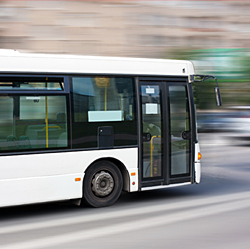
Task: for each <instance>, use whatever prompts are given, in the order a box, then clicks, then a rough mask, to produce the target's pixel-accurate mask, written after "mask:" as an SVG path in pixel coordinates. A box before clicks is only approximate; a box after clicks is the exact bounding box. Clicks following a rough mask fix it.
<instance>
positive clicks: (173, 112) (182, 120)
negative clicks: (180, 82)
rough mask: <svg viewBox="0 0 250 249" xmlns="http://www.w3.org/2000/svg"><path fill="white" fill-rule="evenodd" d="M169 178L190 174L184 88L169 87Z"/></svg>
mask: <svg viewBox="0 0 250 249" xmlns="http://www.w3.org/2000/svg"><path fill="white" fill-rule="evenodd" d="M169 103H170V145H171V146H170V147H171V167H170V171H171V176H176V175H185V174H189V173H190V165H189V164H190V162H189V158H190V139H191V132H190V113H189V105H188V96H187V89H186V86H169Z"/></svg>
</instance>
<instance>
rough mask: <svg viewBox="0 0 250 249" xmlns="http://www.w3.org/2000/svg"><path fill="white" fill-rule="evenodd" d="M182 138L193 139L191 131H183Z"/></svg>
mask: <svg viewBox="0 0 250 249" xmlns="http://www.w3.org/2000/svg"><path fill="white" fill-rule="evenodd" d="M181 137H182V139H191V132H190V131H183V132H182V134H181Z"/></svg>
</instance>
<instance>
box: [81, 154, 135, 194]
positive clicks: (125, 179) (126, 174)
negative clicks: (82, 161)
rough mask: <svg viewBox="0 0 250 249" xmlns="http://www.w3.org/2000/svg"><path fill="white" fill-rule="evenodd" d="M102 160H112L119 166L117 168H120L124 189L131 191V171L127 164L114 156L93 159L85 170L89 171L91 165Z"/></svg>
mask: <svg viewBox="0 0 250 249" xmlns="http://www.w3.org/2000/svg"><path fill="white" fill-rule="evenodd" d="M101 161H110V162H112V163H113V164H115V165H116V166H117V168H118V169H119V170H120V172H121V174H122V178H123V187H122V190H124V191H127V192H128V191H129V189H130V178H129V172H128V170H127V169H126V167H125V165H124V164H123V163H122V162H121V161H120V160H118V159H116V158H113V157H103V158H98V159H97V160H95V161H93V162H92V163H91V164H90V165H89V166H88V167H87V168H86V170H85V171H84V173H86V172H87V171H88V169H90V168H91V166H92V165H93V164H95V163H97V162H101ZM84 180H85V178H84V179H83V181H84Z"/></svg>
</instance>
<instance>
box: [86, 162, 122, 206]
mask: <svg viewBox="0 0 250 249" xmlns="http://www.w3.org/2000/svg"><path fill="white" fill-rule="evenodd" d="M122 185H123V180H122V174H121V172H120V170H119V169H118V167H117V166H116V165H115V164H114V163H112V162H110V161H100V162H96V163H94V164H93V165H92V166H91V167H90V168H89V169H88V170H87V172H86V174H85V177H84V184H83V197H84V201H85V203H87V204H89V205H90V206H93V207H105V206H110V205H112V204H113V203H115V201H116V200H117V199H118V198H119V196H120V194H121V191H122Z"/></svg>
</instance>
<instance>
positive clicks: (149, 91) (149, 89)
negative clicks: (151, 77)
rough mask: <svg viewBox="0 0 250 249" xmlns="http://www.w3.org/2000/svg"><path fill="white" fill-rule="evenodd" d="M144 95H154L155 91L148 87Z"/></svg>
mask: <svg viewBox="0 0 250 249" xmlns="http://www.w3.org/2000/svg"><path fill="white" fill-rule="evenodd" d="M146 93H147V94H154V93H155V89H154V88H150V86H148V88H146Z"/></svg>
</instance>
